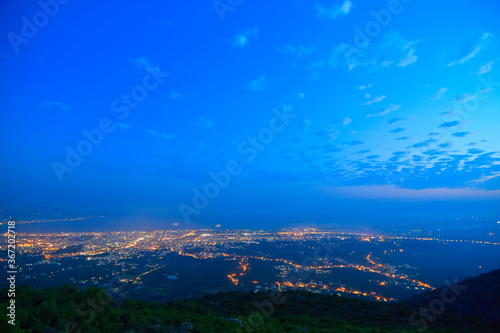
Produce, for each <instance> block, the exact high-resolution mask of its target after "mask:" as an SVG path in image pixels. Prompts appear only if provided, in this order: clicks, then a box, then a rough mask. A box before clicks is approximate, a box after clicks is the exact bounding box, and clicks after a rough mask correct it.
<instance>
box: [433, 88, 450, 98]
mask: <svg viewBox="0 0 500 333" xmlns="http://www.w3.org/2000/svg"><path fill="white" fill-rule="evenodd" d="M447 91H448V88H445V87H442V88H440V89H439V90H438V91H436V92H435V93H434V95H433V96H432V97H431V98H430V99H432V100H438V99H441V98H442V97H443V96H444V94H445V93H446V92H447Z"/></svg>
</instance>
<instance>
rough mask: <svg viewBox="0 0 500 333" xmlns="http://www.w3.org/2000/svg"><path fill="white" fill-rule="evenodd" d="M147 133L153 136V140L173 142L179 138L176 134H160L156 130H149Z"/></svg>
mask: <svg viewBox="0 0 500 333" xmlns="http://www.w3.org/2000/svg"><path fill="white" fill-rule="evenodd" d="M146 133H148V134H149V135H151V136H152V137H153V138H159V139H164V140H172V139H174V138H175V137H176V136H177V135H176V134H173V133H160V132H158V131H156V130H147V131H146Z"/></svg>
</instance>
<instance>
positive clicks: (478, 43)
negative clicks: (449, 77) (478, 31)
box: [447, 32, 492, 67]
mask: <svg viewBox="0 0 500 333" xmlns="http://www.w3.org/2000/svg"><path fill="white" fill-rule="evenodd" d="M491 37H492V35H491V34H490V33H488V32H486V33H484V34H482V35H481V36H479V37H478V38H475V39H472V40H469V41H468V42H467V44H466V45H464V47H463V48H462V50H461V51H460V52H459V54H458V56H457V57H455V59H454V60H452V61H451V62H450V63H449V64H448V65H447V66H448V67H450V66H454V65H457V64H464V63H466V62H467V61H469V60H470V59H472V58H474V57H475V56H477V55H478V54H479V52H481V50H482V49H483V48H484V47H485V46H486V45H487V44H488V42H489V40H490V39H491Z"/></svg>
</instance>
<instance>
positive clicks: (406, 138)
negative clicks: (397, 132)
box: [396, 136, 408, 141]
mask: <svg viewBox="0 0 500 333" xmlns="http://www.w3.org/2000/svg"><path fill="white" fill-rule="evenodd" d="M396 140H397V141H401V140H408V137H407V136H402V137H400V138H397V139H396Z"/></svg>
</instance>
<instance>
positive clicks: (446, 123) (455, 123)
mask: <svg viewBox="0 0 500 333" xmlns="http://www.w3.org/2000/svg"><path fill="white" fill-rule="evenodd" d="M458 125H460V122H459V121H447V122H445V123H442V124H440V125H439V126H438V127H441V128H447V127H455V126H458Z"/></svg>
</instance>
